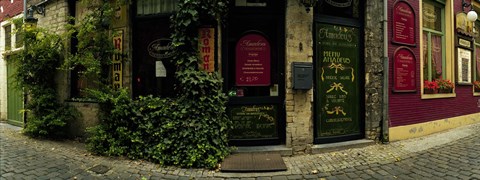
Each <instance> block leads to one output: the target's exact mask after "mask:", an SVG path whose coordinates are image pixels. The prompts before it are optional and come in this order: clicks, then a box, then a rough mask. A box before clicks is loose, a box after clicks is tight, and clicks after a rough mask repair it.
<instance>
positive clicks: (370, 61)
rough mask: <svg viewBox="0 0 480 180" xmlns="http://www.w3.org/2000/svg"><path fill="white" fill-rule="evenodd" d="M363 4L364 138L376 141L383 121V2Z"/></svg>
mask: <svg viewBox="0 0 480 180" xmlns="http://www.w3.org/2000/svg"><path fill="white" fill-rule="evenodd" d="M365 3H366V5H365V57H364V58H365V59H364V61H365V136H366V138H367V139H378V138H379V136H380V131H381V121H382V119H383V116H382V103H383V100H382V99H383V76H384V72H383V51H384V48H383V23H382V22H383V1H365Z"/></svg>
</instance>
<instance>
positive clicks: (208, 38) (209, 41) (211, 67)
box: [198, 28, 215, 72]
mask: <svg viewBox="0 0 480 180" xmlns="http://www.w3.org/2000/svg"><path fill="white" fill-rule="evenodd" d="M198 35H199V37H198V51H199V52H198V53H199V62H198V66H199V68H200V69H201V70H204V71H207V72H213V71H215V29H214V28H200V29H199V30H198Z"/></svg>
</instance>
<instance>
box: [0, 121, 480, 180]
mask: <svg viewBox="0 0 480 180" xmlns="http://www.w3.org/2000/svg"><path fill="white" fill-rule="evenodd" d="M478 132H480V124H474V125H470V126H465V127H460V128H456V129H453V130H450V131H446V132H442V133H438V134H434V135H430V136H426V137H422V138H417V139H411V140H405V141H399V142H392V143H390V144H387V145H383V144H375V145H371V146H367V147H363V148H355V149H344V150H340V151H335V152H330V153H322V154H311V155H296V156H292V157H283V159H284V161H285V164H286V166H287V168H288V170H287V171H283V172H270V173H222V172H218V171H212V170H208V169H181V168H176V167H160V166H159V165H157V164H153V163H150V162H146V161H142V160H129V159H125V158H117V157H114V158H112V157H100V156H94V155H91V154H90V153H89V152H87V151H86V150H85V146H84V144H82V143H78V142H73V141H63V142H55V141H48V140H36V139H31V138H28V137H26V136H24V135H23V134H21V133H20V130H19V129H18V128H12V126H10V125H6V124H3V123H0V147H1V150H0V151H1V154H0V169H1V170H0V173H1V176H0V179H55V178H57V179H255V178H256V179H319V178H326V179H372V178H373V179H432V178H434V177H437V178H440V179H443V178H444V177H453V178H454V179H462V178H466V179H475V178H476V179H480V155H479V154H480V153H478V152H479V151H480V135H479V134H480V133H478ZM457 161H458V162H457ZM431 162H436V165H431ZM422 164H424V165H422ZM417 166H418V167H417ZM425 168H426V169H425ZM439 169H440V171H439ZM462 172H464V173H463V174H462ZM435 173H440V174H437V175H435ZM442 173H443V174H442ZM450 173H451V174H450ZM434 179H435V178H434Z"/></svg>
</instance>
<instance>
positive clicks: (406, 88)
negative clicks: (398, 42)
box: [393, 47, 417, 92]
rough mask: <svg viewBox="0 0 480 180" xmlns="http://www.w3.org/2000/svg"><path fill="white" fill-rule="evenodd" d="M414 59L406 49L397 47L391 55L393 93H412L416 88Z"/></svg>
mask: <svg viewBox="0 0 480 180" xmlns="http://www.w3.org/2000/svg"><path fill="white" fill-rule="evenodd" d="M416 65H417V63H416V58H415V54H413V51H412V50H410V49H409V48H407V47H399V48H398V49H397V50H395V53H394V55H393V91H395V92H414V91H416V89H417V86H416V82H415V79H416V75H415V73H416Z"/></svg>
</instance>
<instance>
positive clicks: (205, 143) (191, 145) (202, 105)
mask: <svg viewBox="0 0 480 180" xmlns="http://www.w3.org/2000/svg"><path fill="white" fill-rule="evenodd" d="M227 2H228V1H227V0H181V1H180V2H179V10H178V11H177V12H176V13H175V14H174V15H173V16H172V17H171V22H172V23H171V24H172V27H171V28H172V29H173V31H174V32H173V34H172V36H171V38H172V41H173V45H174V50H173V51H172V53H173V54H174V57H173V58H172V62H174V63H175V64H176V69H177V70H176V74H175V78H176V79H177V81H178V84H176V87H177V90H178V96H177V97H174V98H158V97H152V96H147V97H140V98H138V99H131V97H130V94H129V92H128V90H127V89H119V90H113V89H112V88H111V87H108V83H105V82H106V81H104V86H102V88H100V89H97V90H89V91H88V94H90V96H91V97H90V98H94V99H96V100H97V101H98V102H99V104H100V116H99V119H100V122H101V123H100V125H98V126H96V127H93V128H90V129H89V130H88V132H89V134H90V137H89V139H88V140H87V148H88V149H89V150H90V151H92V152H94V153H97V154H101V155H109V156H120V155H125V156H128V157H130V158H133V159H137V158H139V159H148V160H151V161H154V162H157V163H160V164H164V165H175V166H181V167H208V168H214V167H216V166H217V165H218V163H219V162H220V161H221V160H222V159H223V158H225V157H226V156H227V155H228V154H229V153H230V148H229V146H228V137H227V134H228V131H229V130H230V129H231V127H232V123H231V121H230V120H229V119H228V118H227V116H226V112H225V107H226V102H227V96H226V95H225V94H224V93H223V92H222V86H223V79H222V78H221V76H220V75H219V74H218V73H207V72H205V71H202V70H199V68H198V54H197V53H198V50H197V42H198V39H197V36H198V28H199V27H200V26H201V25H204V24H210V25H213V26H216V25H217V24H218V23H221V22H220V21H221V18H222V17H224V16H225V14H226V10H227V4H226V3H227ZM106 4H108V3H106ZM113 4H118V3H117V2H113ZM113 4H111V5H103V6H98V7H99V8H92V11H93V12H92V14H90V15H87V17H86V19H87V20H88V21H85V22H87V23H89V24H83V25H80V26H76V27H75V28H76V30H74V31H71V34H72V35H75V34H77V39H78V40H79V47H78V48H79V49H82V50H84V51H83V52H82V53H81V54H85V55H81V54H77V55H75V54H74V55H73V56H75V57H72V58H69V59H70V60H71V61H70V63H71V64H70V65H74V64H81V65H83V66H85V67H86V68H87V69H91V70H92V71H91V72H99V71H94V70H100V72H101V70H102V69H104V68H102V67H101V66H102V63H104V64H105V65H108V64H107V62H110V57H111V56H109V55H108V53H111V52H112V49H111V47H109V46H107V45H105V44H104V43H107V42H108V43H110V41H108V40H105V41H104V40H102V39H103V38H105V37H106V35H107V34H105V33H104V31H105V30H106V29H105V28H104V27H105V26H104V25H106V23H102V22H105V21H104V20H105V19H109V18H110V15H111V14H109V12H112V10H111V9H112V8H114V7H115V6H114V5H113ZM96 7H97V6H96ZM107 24H108V23H107ZM82 32H85V33H82ZM82 34H84V35H86V36H87V37H102V38H82V37H83V36H82ZM80 36H82V37H80ZM83 44H85V45H83ZM82 47H85V48H82ZM86 51H87V52H86ZM101 53H106V55H105V56H103V55H101ZM97 74H99V75H101V74H102V73H97Z"/></svg>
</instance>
